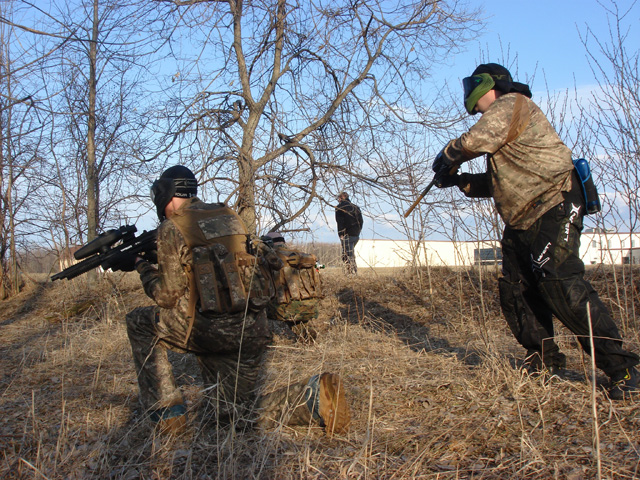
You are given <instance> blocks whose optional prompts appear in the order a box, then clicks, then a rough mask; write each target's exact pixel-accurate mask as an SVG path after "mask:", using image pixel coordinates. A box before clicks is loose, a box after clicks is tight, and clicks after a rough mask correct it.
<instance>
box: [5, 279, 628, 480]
mask: <svg viewBox="0 0 640 480" xmlns="http://www.w3.org/2000/svg"><path fill="white" fill-rule="evenodd" d="M591 275H592V276H593V275H596V276H595V278H594V285H595V286H596V288H597V289H598V290H599V291H600V292H601V293H603V298H604V300H605V301H606V302H607V304H608V305H610V306H613V307H615V308H614V309H613V311H614V313H615V315H616V317H617V320H620V321H622V320H621V319H620V318H618V317H620V312H621V311H634V310H629V309H630V308H631V306H630V305H626V304H625V305H623V303H622V302H623V300H621V298H620V297H619V296H618V295H617V294H616V293H615V292H616V291H615V290H614V289H613V288H612V286H613V285H614V284H613V282H612V278H611V277H605V276H604V274H603V273H602V272H599V273H598V272H592V273H591ZM322 276H323V281H324V287H325V291H326V296H325V298H324V300H323V302H322V312H321V315H320V318H319V319H318V320H317V321H316V322H315V323H314V325H313V327H314V330H316V331H317V337H316V339H315V341H309V342H306V343H305V342H297V341H295V340H292V339H291V338H289V336H287V335H284V334H282V335H276V336H275V338H274V342H273V346H272V348H271V349H270V351H269V355H268V358H267V359H266V362H265V373H264V376H265V378H264V382H265V388H267V389H273V388H276V387H279V386H282V385H286V384H287V383H289V382H290V381H292V380H296V379H301V378H303V377H305V376H309V375H313V374H315V373H318V372H321V371H333V372H339V373H340V374H341V375H342V377H343V380H344V382H345V386H346V389H347V392H348V398H349V402H350V404H351V407H352V414H353V425H352V428H351V431H350V432H349V433H348V434H347V435H345V436H335V437H332V438H329V437H327V436H325V435H324V434H323V432H322V430H321V429H319V428H297V429H292V428H287V427H283V428H280V429H277V430H271V431H238V432H236V431H234V430H230V429H216V428H215V426H213V425H211V422H208V421H207V418H203V416H202V415H201V412H200V411H199V408H198V407H199V402H200V399H201V397H202V394H201V391H200V383H199V374H198V369H197V365H196V363H195V360H194V359H193V358H192V357H191V356H186V355H178V354H175V355H172V357H171V358H172V361H174V363H175V368H176V372H177V375H176V376H177V379H178V382H179V384H180V385H181V388H182V389H183V391H184V393H185V397H186V399H187V402H188V407H189V410H190V424H189V429H188V432H187V434H185V435H184V436H183V437H180V438H171V437H164V436H160V437H154V436H153V435H152V431H151V429H150V427H149V425H148V423H147V422H146V421H145V420H144V418H143V416H142V412H141V411H140V409H139V407H138V403H137V384H136V379H135V372H134V368H133V362H132V360H131V351H130V347H129V345H128V340H127V336H126V329H125V325H124V315H125V313H126V312H128V311H129V310H131V309H132V308H134V307H136V306H139V305H144V304H148V303H149V300H148V299H147V298H146V297H145V296H144V293H143V292H142V289H141V287H140V283H139V281H138V280H137V278H136V276H135V275H134V274H124V275H123V274H114V275H109V276H107V277H106V278H104V279H102V280H101V281H100V282H99V283H97V284H88V283H87V282H86V280H85V279H82V278H80V279H76V280H74V281H72V282H67V281H62V282H54V283H51V282H45V283H35V284H31V285H30V286H28V287H27V288H26V289H25V291H24V292H23V293H21V294H20V295H18V296H17V297H14V298H12V299H10V300H7V301H4V302H3V303H2V309H1V312H0V374H1V377H0V392H1V396H0V407H1V412H2V416H1V417H0V452H1V453H0V477H1V478H5V479H18V478H19V479H41V478H46V479H75V478H83V479H84V478H88V479H137V478H144V479H156V478H157V479H160V478H162V479H165V478H167V479H168V478H171V479H210V478H224V479H236V478H238V479H244V478H259V479H300V478H304V479H316V478H317V479H337V478H345V479H346V478H348V479H425V478H429V479H436V478H437V479H466V478H478V479H480V478H483V479H488V478H491V479H503V478H504V479H507V478H531V479H548V478H560V479H582V478H597V476H598V468H600V471H601V474H602V477H603V478H616V479H618V478H619V479H627V478H635V477H638V476H640V401H634V402H617V403H612V402H610V401H609V400H608V399H607V398H606V396H605V395H603V393H602V392H601V391H600V390H599V388H598V389H597V390H596V391H595V393H594V391H592V385H591V383H590V381H588V380H587V378H589V376H590V372H591V367H590V358H589V357H585V356H583V355H582V353H581V351H580V350H579V348H578V346H577V342H576V341H575V340H574V338H573V337H572V336H571V335H567V334H566V331H564V330H560V333H561V336H560V338H559V343H560V345H561V347H562V349H563V351H564V353H566V354H567V357H568V370H567V372H566V374H565V375H563V377H562V378H553V379H552V381H551V382H549V383H545V382H544V381H543V380H542V379H540V378H533V377H529V376H527V375H526V374H525V373H522V372H520V370H519V369H518V368H517V365H518V362H520V361H521V360H522V356H523V353H524V351H523V350H522V349H521V348H520V347H519V346H518V345H517V343H516V342H515V340H514V339H513V337H512V335H511V333H510V331H509V330H508V328H507V326H506V324H505V322H504V320H503V318H502V316H501V313H500V309H499V305H498V298H497V282H496V280H495V272H494V271H493V270H487V271H485V272H484V276H485V278H483V279H480V278H478V277H477V273H475V272H474V273H473V274H468V273H466V272H455V271H452V270H449V269H437V270H436V269H434V270H431V271H429V272H422V275H421V276H420V277H417V276H416V275H415V274H411V273H410V272H400V271H397V272H373V271H364V272H362V273H361V275H360V276H359V277H357V278H355V279H351V278H344V277H342V275H340V271H339V270H338V269H326V270H323V271H322ZM632 290H633V291H634V292H635V295H634V299H636V300H637V285H634V286H633V289H632ZM623 306H624V308H625V309H626V310H622V307H623ZM637 308H638V306H637V305H636V310H635V311H637ZM625 322H626V320H625ZM623 327H624V330H625V337H626V340H627V346H628V347H630V348H631V349H632V350H634V351H636V352H638V351H640V341H639V334H638V321H637V320H634V321H632V325H624V326H623ZM605 380H606V379H605V377H603V376H601V374H600V373H598V376H597V383H598V384H601V383H604V382H605Z"/></svg>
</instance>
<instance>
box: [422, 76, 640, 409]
mask: <svg viewBox="0 0 640 480" xmlns="http://www.w3.org/2000/svg"><path fill="white" fill-rule="evenodd" d="M462 84H463V87H464V102H465V108H466V110H467V112H468V113H469V114H470V115H475V114H476V113H481V114H482V117H481V118H480V119H479V120H478V122H477V123H476V124H475V125H473V126H472V127H471V128H470V129H469V131H468V132H466V133H464V134H462V136H461V137H459V138H456V139H453V140H451V141H450V142H449V143H448V144H447V145H446V146H445V147H444V148H443V149H442V151H441V152H440V153H439V154H438V155H437V156H436V159H435V161H434V163H433V170H434V171H435V172H436V174H438V172H439V173H444V176H443V179H442V181H441V182H440V183H439V184H437V186H438V187H440V188H444V187H453V186H457V187H458V188H459V189H460V190H461V191H462V192H463V193H464V194H465V195H466V196H467V197H484V198H488V197H493V199H494V201H495V205H496V209H497V211H498V213H499V214H500V216H501V217H502V220H503V221H504V223H505V229H504V234H503V237H502V277H501V278H500V281H499V290H500V304H501V306H502V311H503V313H504V316H505V318H506V320H507V323H508V324H509V327H510V328H511V330H512V332H513V334H514V336H515V337H516V339H517V340H518V342H520V344H521V345H522V346H523V347H524V348H526V349H527V357H526V359H525V363H524V367H525V369H527V370H528V371H529V372H532V373H533V372H543V371H547V372H550V373H551V374H553V373H554V371H557V370H559V369H562V368H563V367H564V364H565V356H564V354H562V353H561V352H560V351H559V348H558V345H557V344H556V343H555V341H554V329H553V315H555V316H556V317H557V318H558V319H559V320H560V321H561V322H562V323H563V324H564V325H565V326H566V327H567V328H568V329H569V330H571V331H572V332H573V333H574V334H575V335H576V336H577V338H578V341H579V342H580V345H582V348H583V349H584V351H585V352H586V353H593V356H594V359H595V363H596V366H597V367H598V368H600V369H601V370H602V371H604V372H605V373H606V374H607V375H608V376H609V378H610V380H611V383H610V386H609V391H608V393H609V396H610V397H611V398H612V399H616V400H621V399H625V398H629V397H630V396H632V394H637V393H638V373H637V370H636V365H637V364H638V355H636V354H635V353H633V352H630V351H627V350H625V349H623V348H622V339H621V337H620V333H619V332H618V327H617V326H616V324H615V323H614V321H613V319H612V318H611V314H610V312H609V310H608V309H607V307H606V306H605V305H604V303H603V302H602V301H601V300H600V297H599V296H598V294H597V293H596V291H595V290H594V288H593V287H592V286H591V284H590V283H589V282H588V281H587V280H585V278H584V271H585V269H584V264H583V263H582V260H581V259H580V252H579V248H580V233H581V231H582V220H583V217H584V215H585V213H586V199H585V196H584V195H583V192H582V187H581V180H580V178H579V177H578V174H577V172H576V169H575V168H574V165H573V162H572V159H571V157H572V155H571V150H569V148H568V147H567V146H566V145H565V144H564V143H563V142H562V140H561V139H560V137H559V136H558V134H557V132H556V131H555V129H554V128H553V126H552V125H551V123H550V122H549V120H548V119H547V118H546V116H545V114H544V113H543V112H542V110H540V108H539V107H538V106H537V105H536V104H535V103H534V102H533V101H531V90H530V89H529V86H528V85H525V84H523V83H518V82H514V81H513V79H512V78H511V74H510V73H509V71H508V70H507V69H506V68H504V67H503V66H502V65H498V64H495V63H487V64H483V65H479V66H478V67H477V68H476V69H475V70H474V72H473V74H472V75H471V76H469V77H466V78H464V79H463V80H462ZM481 155H486V165H487V170H486V172H484V173H476V174H470V173H463V174H458V173H457V169H458V167H459V166H460V165H462V163H464V162H466V161H468V160H471V159H472V158H476V157H479V156H481ZM590 333H591V334H592V335H591V337H592V338H590ZM591 340H593V346H594V348H593V352H591Z"/></svg>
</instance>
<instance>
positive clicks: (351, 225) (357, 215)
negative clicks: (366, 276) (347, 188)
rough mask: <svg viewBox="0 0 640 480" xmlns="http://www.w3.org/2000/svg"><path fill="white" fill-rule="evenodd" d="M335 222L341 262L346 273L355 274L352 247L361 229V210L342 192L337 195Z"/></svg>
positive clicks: (355, 267)
mask: <svg viewBox="0 0 640 480" xmlns="http://www.w3.org/2000/svg"><path fill="white" fill-rule="evenodd" d="M336 223H337V224H338V236H339V237H340V244H341V245H342V263H343V264H344V269H345V272H346V274H347V275H356V274H357V273H358V267H357V265H356V256H355V253H354V249H355V247H356V244H357V243H358V240H360V232H361V231H362V223H363V222H362V212H361V211H360V208H359V207H358V206H357V205H354V204H353V203H351V201H350V200H349V195H348V194H347V193H346V192H342V193H341V194H340V195H338V206H337V207H336Z"/></svg>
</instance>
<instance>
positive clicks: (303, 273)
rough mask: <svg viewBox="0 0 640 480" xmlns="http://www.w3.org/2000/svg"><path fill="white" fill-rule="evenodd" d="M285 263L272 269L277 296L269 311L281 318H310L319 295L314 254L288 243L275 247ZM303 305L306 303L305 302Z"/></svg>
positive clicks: (315, 314)
mask: <svg viewBox="0 0 640 480" xmlns="http://www.w3.org/2000/svg"><path fill="white" fill-rule="evenodd" d="M274 250H275V252H276V254H277V255H278V257H279V258H280V259H281V260H282V261H283V263H284V267H283V268H282V269H280V270H279V271H277V272H273V280H274V285H275V288H276V296H275V299H274V302H272V305H271V307H273V308H270V311H271V312H272V313H273V314H274V315H275V316H276V317H277V318H279V319H281V320H291V319H295V320H302V321H305V320H309V319H310V318H307V317H314V316H317V303H318V299H320V298H322V285H321V281H320V274H319V273H318V270H317V269H316V262H317V258H316V256H315V255H312V254H309V253H302V252H298V251H296V250H292V249H290V248H288V247H280V246H276V247H275V248H274ZM305 305H306V306H305Z"/></svg>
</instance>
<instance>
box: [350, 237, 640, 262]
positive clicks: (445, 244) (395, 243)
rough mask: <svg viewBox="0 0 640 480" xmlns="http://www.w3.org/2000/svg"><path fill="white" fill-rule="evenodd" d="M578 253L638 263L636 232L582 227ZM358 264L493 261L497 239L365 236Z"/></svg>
mask: <svg viewBox="0 0 640 480" xmlns="http://www.w3.org/2000/svg"><path fill="white" fill-rule="evenodd" d="M580 240H581V241H580V257H581V258H582V260H583V262H584V263H585V264H586V265H594V264H598V263H605V264H616V265H621V264H628V263H631V262H632V263H634V264H640V234H638V233H621V232H615V233H614V232H602V231H595V230H594V229H588V230H585V231H584V232H583V233H582V236H581V237H580ZM355 253H356V261H357V263H358V266H359V267H364V268H366V267H405V266H409V265H412V264H413V263H414V259H415V263H416V264H417V265H434V266H437V265H448V266H470V265H478V264H480V263H482V264H493V263H495V262H496V261H498V262H499V261H500V260H501V259H502V251H501V249H500V242H499V241H497V240H483V241H473V242H452V241H447V240H442V241H440V240H431V241H424V242H421V243H420V244H419V245H418V244H417V242H415V241H410V240H366V239H361V240H360V241H359V242H358V244H357V245H356V250H355Z"/></svg>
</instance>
